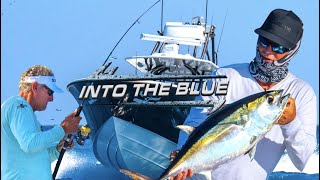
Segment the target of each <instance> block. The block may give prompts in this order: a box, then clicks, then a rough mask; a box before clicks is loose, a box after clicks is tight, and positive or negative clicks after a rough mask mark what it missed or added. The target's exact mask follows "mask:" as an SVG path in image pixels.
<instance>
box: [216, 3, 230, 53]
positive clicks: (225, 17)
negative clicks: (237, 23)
mask: <svg viewBox="0 0 320 180" xmlns="http://www.w3.org/2000/svg"><path fill="white" fill-rule="evenodd" d="M227 14H228V9H227V12H226V15H225V16H224V20H223V25H222V30H221V34H220V38H219V43H218V48H217V53H218V52H219V47H220V42H221V38H222V34H223V30H224V24H225V22H226V19H227Z"/></svg>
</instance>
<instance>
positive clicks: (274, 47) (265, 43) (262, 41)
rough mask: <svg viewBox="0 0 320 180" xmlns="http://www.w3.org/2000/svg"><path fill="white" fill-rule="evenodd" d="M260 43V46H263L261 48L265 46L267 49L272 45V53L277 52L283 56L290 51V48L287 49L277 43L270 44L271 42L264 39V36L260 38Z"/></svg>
mask: <svg viewBox="0 0 320 180" xmlns="http://www.w3.org/2000/svg"><path fill="white" fill-rule="evenodd" d="M258 42H259V45H261V46H263V47H265V48H267V47H268V46H269V45H270V46H271V48H272V51H273V52H276V53H279V54H283V53H285V52H288V51H289V49H288V48H285V47H283V46H282V45H279V44H277V43H272V42H270V40H268V39H266V38H264V37H262V36H259V40H258Z"/></svg>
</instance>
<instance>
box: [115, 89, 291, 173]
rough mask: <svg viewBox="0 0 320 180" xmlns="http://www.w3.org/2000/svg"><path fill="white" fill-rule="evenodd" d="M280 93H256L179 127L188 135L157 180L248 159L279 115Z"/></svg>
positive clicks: (281, 106) (282, 99)
mask: <svg viewBox="0 0 320 180" xmlns="http://www.w3.org/2000/svg"><path fill="white" fill-rule="evenodd" d="M281 93H282V90H277V91H265V92H261V93H257V94H254V95H251V96H248V97H245V98H243V99H241V100H239V101H236V102H234V103H232V104H229V105H226V106H225V107H223V108H221V109H220V110H218V111H216V112H214V113H212V114H211V115H209V117H208V118H207V119H206V120H205V121H204V122H203V123H201V124H200V125H199V126H198V127H196V128H191V127H187V126H180V127H179V128H181V129H182V130H186V132H189V133H190V135H189V138H188V140H187V141H186V143H185V145H184V146H183V147H182V148H181V150H180V151H179V153H178V154H177V156H176V158H175V159H174V160H173V161H172V163H171V164H170V165H169V167H168V168H167V169H166V170H165V171H164V172H163V173H162V175H161V176H160V177H159V178H158V179H167V178H169V177H171V176H175V175H177V174H178V173H179V172H181V171H185V170H187V169H192V170H193V173H199V172H203V171H208V170H214V169H216V168H218V167H219V166H221V165H223V164H225V163H227V162H230V161H231V160H233V159H235V158H236V157H238V156H241V155H244V154H247V153H249V156H250V157H251V160H252V159H253V156H254V152H255V148H256V144H257V143H258V142H259V141H260V140H261V139H262V138H263V137H264V136H265V134H266V133H267V132H268V131H270V130H271V128H272V127H273V125H274V124H275V122H276V121H277V120H278V119H279V118H280V117H281V115H282V113H283V110H284V108H285V106H286V104H287V102H288V99H289V95H286V96H283V97H282V96H281ZM192 129H194V130H192ZM120 171H121V172H123V173H125V174H127V175H128V176H130V177H131V178H133V179H150V178H148V177H146V176H143V175H140V174H138V173H135V172H131V171H128V170H123V169H122V170H120Z"/></svg>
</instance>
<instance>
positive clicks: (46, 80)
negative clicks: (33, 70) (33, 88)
mask: <svg viewBox="0 0 320 180" xmlns="http://www.w3.org/2000/svg"><path fill="white" fill-rule="evenodd" d="M23 82H25V83H34V82H37V83H39V84H45V85H46V86H48V88H50V89H51V90H52V91H54V92H57V93H62V92H63V90H62V89H60V88H59V87H58V86H57V85H56V79H55V78H54V76H26V77H24V81H23Z"/></svg>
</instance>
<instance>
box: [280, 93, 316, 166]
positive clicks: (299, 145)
mask: <svg viewBox="0 0 320 180" xmlns="http://www.w3.org/2000/svg"><path fill="white" fill-rule="evenodd" d="M301 93H303V92H301ZM299 101H301V104H300V105H299V107H298V109H297V115H296V118H295V119H294V120H293V121H291V122H290V123H288V124H286V125H281V126H280V127H281V129H282V134H283V136H284V144H285V146H286V149H287V152H288V155H289V157H290V159H291V161H292V162H293V164H294V165H295V167H296V168H297V169H299V170H300V171H303V169H304V167H305V165H306V163H307V161H308V159H309V158H310V156H311V155H312V153H313V152H314V150H315V147H316V127H317V104H316V96H315V94H314V92H313V91H312V89H309V90H308V91H306V92H305V94H304V95H303V97H301V98H300V99H299Z"/></svg>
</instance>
